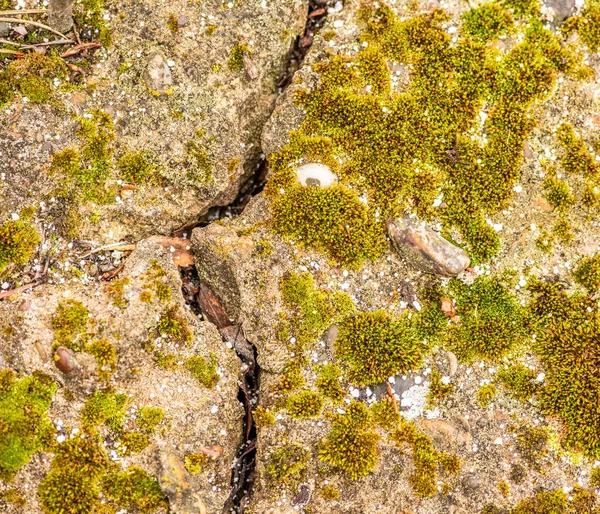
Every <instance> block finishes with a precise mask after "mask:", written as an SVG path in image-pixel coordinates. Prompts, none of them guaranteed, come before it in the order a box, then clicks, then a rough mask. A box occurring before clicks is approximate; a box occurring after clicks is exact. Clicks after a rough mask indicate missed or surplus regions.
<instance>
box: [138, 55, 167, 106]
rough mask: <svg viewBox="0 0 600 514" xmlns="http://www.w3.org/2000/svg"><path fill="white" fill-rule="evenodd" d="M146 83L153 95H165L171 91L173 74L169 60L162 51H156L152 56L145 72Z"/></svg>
mask: <svg viewBox="0 0 600 514" xmlns="http://www.w3.org/2000/svg"><path fill="white" fill-rule="evenodd" d="M144 83H145V84H146V87H147V88H148V90H149V91H150V93H152V94H153V95H157V94H159V95H164V94H169V93H170V92H171V88H172V87H173V76H172V75H171V69H170V68H169V65H168V64H167V60H166V59H165V58H164V57H163V55H162V54H161V53H160V52H154V53H153V54H152V55H151V56H150V59H149V61H148V66H147V68H146V72H145V73H144Z"/></svg>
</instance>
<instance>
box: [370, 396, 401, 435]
mask: <svg viewBox="0 0 600 514" xmlns="http://www.w3.org/2000/svg"><path fill="white" fill-rule="evenodd" d="M370 410H371V416H372V418H373V421H374V423H375V424H376V425H377V426H378V427H381V428H383V429H384V430H393V429H394V428H396V427H398V425H399V424H400V413H399V412H398V411H397V406H395V405H394V402H392V401H391V400H390V398H389V397H386V398H384V399H383V400H380V401H378V402H376V403H374V404H373V405H371V407H370Z"/></svg>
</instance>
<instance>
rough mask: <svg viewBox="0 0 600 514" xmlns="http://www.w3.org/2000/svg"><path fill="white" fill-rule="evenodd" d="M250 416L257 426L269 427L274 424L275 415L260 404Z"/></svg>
mask: <svg viewBox="0 0 600 514" xmlns="http://www.w3.org/2000/svg"><path fill="white" fill-rule="evenodd" d="M252 417H253V419H254V423H255V424H256V426H257V427H270V426H272V425H274V424H275V415H274V414H273V413H272V412H271V411H270V410H268V409H265V408H264V407H261V406H260V405H259V406H258V407H256V409H254V412H253V413H252Z"/></svg>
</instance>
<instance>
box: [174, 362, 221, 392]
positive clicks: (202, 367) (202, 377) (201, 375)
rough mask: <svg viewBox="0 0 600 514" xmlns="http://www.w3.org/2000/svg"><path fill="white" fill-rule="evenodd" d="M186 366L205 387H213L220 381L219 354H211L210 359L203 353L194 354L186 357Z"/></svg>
mask: <svg viewBox="0 0 600 514" xmlns="http://www.w3.org/2000/svg"><path fill="white" fill-rule="evenodd" d="M183 365H184V366H185V368H186V369H187V370H188V371H189V372H190V373H191V374H192V376H193V377H194V378H195V379H196V380H198V382H200V383H201V384H202V385H203V386H204V387H208V388H211V389H212V388H213V387H215V385H217V382H218V381H219V374H218V373H217V356H216V355H215V354H214V353H211V354H210V359H207V358H205V357H202V356H201V355H194V356H192V357H188V358H187V359H185V361H184V364H183Z"/></svg>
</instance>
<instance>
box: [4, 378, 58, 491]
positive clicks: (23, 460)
mask: <svg viewBox="0 0 600 514" xmlns="http://www.w3.org/2000/svg"><path fill="white" fill-rule="evenodd" d="M56 389H57V386H56V384H55V383H54V382H53V381H52V380H51V379H50V378H49V377H45V376H44V375H43V374H41V373H40V374H33V375H32V376H26V377H23V378H20V379H17V378H16V376H15V375H14V373H13V371H12V370H11V369H3V370H0V479H2V480H10V479H11V478H12V477H13V475H14V474H15V473H16V472H17V471H18V470H19V469H20V468H21V467H22V466H24V465H25V464H27V462H29V459H31V456H32V455H33V454H34V453H36V452H37V451H39V450H41V449H42V447H43V445H44V440H45V438H46V437H48V436H49V435H50V434H51V433H52V432H53V426H52V423H51V422H50V418H49V417H48V408H49V407H50V403H51V402H52V397H53V396H54V393H55V392H56Z"/></svg>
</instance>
